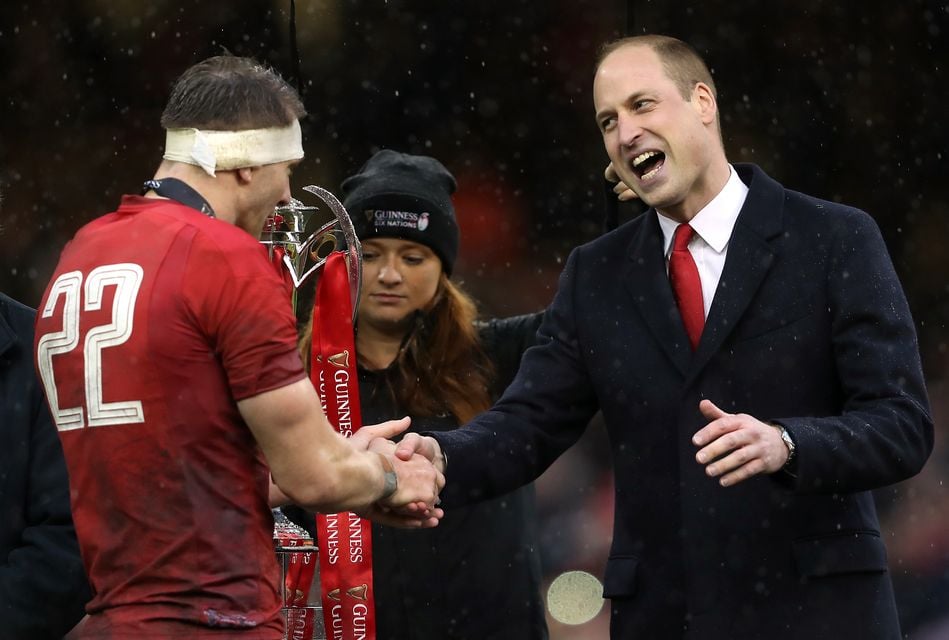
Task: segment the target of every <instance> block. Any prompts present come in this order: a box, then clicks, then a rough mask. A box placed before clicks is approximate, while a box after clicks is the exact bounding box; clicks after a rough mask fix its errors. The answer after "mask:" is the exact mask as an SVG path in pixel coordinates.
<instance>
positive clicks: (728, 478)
mask: <svg viewBox="0 0 949 640" xmlns="http://www.w3.org/2000/svg"><path fill="white" fill-rule="evenodd" d="M699 411H701V412H702V415H703V416H705V417H706V418H708V420H709V421H710V422H709V423H708V424H707V425H705V426H704V427H703V428H702V429H700V430H699V431H697V432H696V433H695V435H694V436H692V443H693V444H695V445H696V446H697V447H702V448H701V449H699V451H698V453H697V454H696V455H695V459H696V461H698V463H699V464H704V465H707V466H706V467H705V472H706V473H707V474H708V475H710V476H712V477H713V478H719V484H721V485H722V486H723V487H729V486H731V485H733V484H738V483H739V482H741V481H742V480H747V479H748V478H751V477H752V476H756V475H760V474H763V473H774V472H775V471H779V470H780V469H781V468H782V467H783V466H784V463H785V462H787V459H788V448H787V445H785V444H784V441H783V440H782V439H781V433H780V431H778V429H776V428H775V427H773V426H771V425H769V424H765V423H764V422H761V421H760V420H758V419H756V418H753V417H752V416H749V415H747V414H744V413H738V414H732V413H725V412H724V411H722V410H721V409H719V408H718V407H716V406H715V404H713V403H712V402H711V401H710V400H702V401H701V402H700V403H699Z"/></svg>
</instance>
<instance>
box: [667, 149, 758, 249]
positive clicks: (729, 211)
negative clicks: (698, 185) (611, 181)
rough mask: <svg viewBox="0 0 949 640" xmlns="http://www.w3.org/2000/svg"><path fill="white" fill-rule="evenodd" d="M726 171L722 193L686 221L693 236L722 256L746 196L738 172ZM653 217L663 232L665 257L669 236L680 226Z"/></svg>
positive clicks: (669, 247)
mask: <svg viewBox="0 0 949 640" xmlns="http://www.w3.org/2000/svg"><path fill="white" fill-rule="evenodd" d="M728 170H729V174H728V180H727V181H726V182H725V186H724V187H722V190H721V191H719V192H718V195H717V196H715V197H714V198H712V200H711V201H710V202H709V203H708V204H707V205H705V206H704V207H703V208H702V210H701V211H699V212H698V213H697V214H695V217H694V218H692V220H690V221H689V224H690V225H692V228H693V229H695V233H696V235H698V236H699V237H700V238H702V240H704V241H705V243H706V244H708V246H710V247H711V248H712V249H713V250H714V251H715V252H716V253H721V252H722V251H724V250H725V247H727V246H728V240H729V238H731V236H732V230H733V229H734V228H735V221H736V220H737V219H738V213H739V212H740V211H741V207H742V205H743V204H745V197H746V196H747V195H748V187H747V186H746V185H745V183H744V182H742V181H741V178H739V177H738V172H737V171H735V169H734V168H733V167H732V166H731V165H728ZM656 216H657V217H658V218H659V228H660V229H662V249H663V255H665V256H666V257H668V256H669V252H670V251H671V250H672V236H673V234H675V230H676V227H678V226H679V223H678V222H677V221H675V220H673V219H672V218H667V217H666V216H664V215H662V214H661V213H659V212H658V211H657V212H656Z"/></svg>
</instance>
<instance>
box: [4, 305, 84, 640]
mask: <svg viewBox="0 0 949 640" xmlns="http://www.w3.org/2000/svg"><path fill="white" fill-rule="evenodd" d="M35 317H36V312H35V311H33V310H32V309H30V308H29V307H25V306H23V305H21V304H19V303H18V302H16V301H14V300H12V299H10V298H9V297H7V296H5V295H3V294H2V293H0V638H10V639H13V640H18V639H20V638H23V639H24V640H25V639H29V640H37V639H39V640H42V639H44V638H50V639H52V638H62V637H63V635H64V634H65V633H66V632H67V631H69V629H70V628H71V627H72V626H73V625H75V624H76V623H77V622H78V621H79V619H80V618H81V617H82V615H83V605H84V604H85V602H86V601H87V600H88V599H89V597H90V593H89V585H88V582H87V581H86V574H85V572H84V571H83V568H82V560H81V559H80V558H79V547H78V545H77V544H76V532H75V530H74V529H73V523H72V518H71V516H70V512H69V484H68V481H67V477H66V464H65V462H64V461H63V451H62V448H61V447H60V444H59V437H58V436H57V434H56V428H55V427H54V426H53V423H52V421H51V420H50V417H49V409H48V408H47V406H46V402H45V400H43V392H42V390H41V389H40V388H39V386H38V384H37V379H36V373H35V371H34V368H33V355H32V347H33V321H34V318H35Z"/></svg>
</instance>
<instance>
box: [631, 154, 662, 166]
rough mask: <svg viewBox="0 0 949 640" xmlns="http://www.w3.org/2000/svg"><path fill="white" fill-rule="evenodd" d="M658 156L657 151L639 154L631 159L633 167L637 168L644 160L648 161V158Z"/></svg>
mask: <svg viewBox="0 0 949 640" xmlns="http://www.w3.org/2000/svg"><path fill="white" fill-rule="evenodd" d="M658 155H659V152H658V151H645V152H643V153H640V154H639V155H638V156H636V157H635V158H633V166H634V167H638V166H639V165H641V164H642V163H644V162H645V161H646V160H649V158H651V157H653V156H658Z"/></svg>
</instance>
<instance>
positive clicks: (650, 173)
mask: <svg viewBox="0 0 949 640" xmlns="http://www.w3.org/2000/svg"><path fill="white" fill-rule="evenodd" d="M661 168H662V165H661V164H660V165H656V168H655V169H653V170H652V171H650V172H649V173H644V174H643V176H642V177H641V178H640V180H649V179H650V178H651V177H653V176H654V175H656V173H657V172H658V171H659V169H661Z"/></svg>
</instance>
